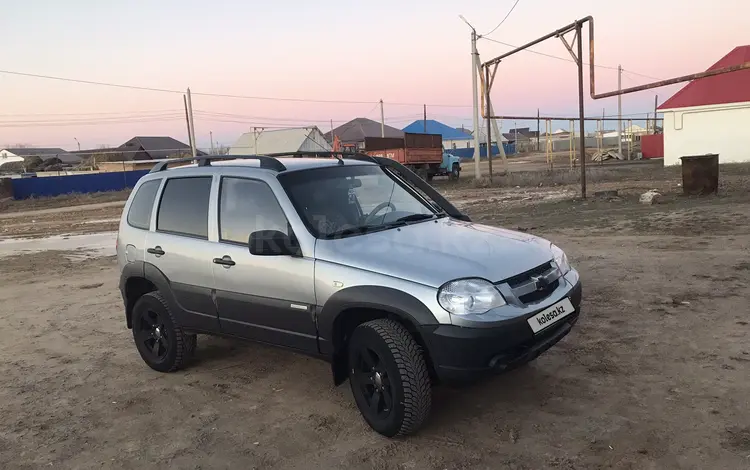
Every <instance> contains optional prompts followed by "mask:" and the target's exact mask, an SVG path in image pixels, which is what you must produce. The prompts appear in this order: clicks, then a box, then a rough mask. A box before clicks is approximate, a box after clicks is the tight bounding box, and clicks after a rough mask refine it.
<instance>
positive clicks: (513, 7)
mask: <svg viewBox="0 0 750 470" xmlns="http://www.w3.org/2000/svg"><path fill="white" fill-rule="evenodd" d="M520 1H521V0H516V3H514V4H513V6H512V7H510V11H509V12H508V14H507V15H505V18H503V20H502V21H501V22H500V23H499V24H498V25H497V26H495V27H494V28H492V31H490V32H489V33H486V34H483V36H489V35H490V34H492V33H494V32H495V31H497V28H499V27H500V26H502V25H503V23H505V20H507V19H508V17H509V16H510V14H511V13H513V10H515V9H516V5H518V2H520ZM480 37H482V36H480Z"/></svg>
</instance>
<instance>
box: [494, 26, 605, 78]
mask: <svg viewBox="0 0 750 470" xmlns="http://www.w3.org/2000/svg"><path fill="white" fill-rule="evenodd" d="M587 18H591V17H590V16H588V17H587ZM583 21H585V20H581V21H576V22H574V23H571V24H569V25H567V26H564V27H562V28H560V29H558V30H557V31H555V32H553V33H550V34H547V35H546V36H542V37H541V38H539V39H535V40H533V41H531V42H529V43H527V44H524V45H523V46H521V47H517V48H515V49H513V50H512V51H510V52H506V53H505V54H502V55H499V56H497V57H495V58H494V59H490V60H488V61H487V62H485V63H484V64H483V65H484V66H485V67H486V66H488V65H494V64H498V63H500V61H502V60H503V59H505V58H506V57H509V56H512V55H513V54H515V53H517V52H520V51H522V50H524V49H528V48H529V47H532V46H536V45H537V44H539V43H540V42H543V41H546V40H547V39H549V38H554V37H558V36H561V35H563V34H565V33H568V32H570V31H573V30H574V29H575V28H576V26H577V25H578V23H580V22H583Z"/></svg>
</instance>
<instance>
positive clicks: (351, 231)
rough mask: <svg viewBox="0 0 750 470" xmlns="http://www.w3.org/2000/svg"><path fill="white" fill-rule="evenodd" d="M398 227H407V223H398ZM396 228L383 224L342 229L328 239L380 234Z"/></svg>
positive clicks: (330, 234) (329, 235)
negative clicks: (382, 231) (373, 233)
mask: <svg viewBox="0 0 750 470" xmlns="http://www.w3.org/2000/svg"><path fill="white" fill-rule="evenodd" d="M396 225H406V222H398V223H397V224H396ZM394 226H395V225H394V224H393V223H390V224H383V225H357V226H356V227H347V228H342V229H341V230H337V231H335V232H333V233H329V234H327V235H326V238H328V239H331V238H339V237H348V236H350V235H361V234H364V233H372V232H379V231H381V230H386V229H389V228H392V227H394Z"/></svg>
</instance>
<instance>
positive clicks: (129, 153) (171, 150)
mask: <svg viewBox="0 0 750 470" xmlns="http://www.w3.org/2000/svg"><path fill="white" fill-rule="evenodd" d="M114 152H120V153H122V156H121V157H119V158H118V160H124V161H130V160H163V159H165V158H172V157H189V156H192V152H191V149H190V146H189V145H187V144H183V143H182V142H180V141H179V140H176V139H173V138H171V137H151V136H138V137H133V138H132V139H130V140H128V141H127V142H125V143H124V144H122V145H120V146H119V147H117V148H116V149H114ZM197 154H198V155H205V152H201V151H198V152H197Z"/></svg>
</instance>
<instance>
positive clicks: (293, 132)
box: [229, 126, 331, 155]
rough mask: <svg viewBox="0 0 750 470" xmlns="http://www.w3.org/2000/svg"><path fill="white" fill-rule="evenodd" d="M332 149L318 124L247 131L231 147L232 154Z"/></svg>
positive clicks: (324, 150)
mask: <svg viewBox="0 0 750 470" xmlns="http://www.w3.org/2000/svg"><path fill="white" fill-rule="evenodd" d="M330 151H331V144H329V143H328V141H327V140H326V138H325V136H324V135H323V133H322V132H320V129H318V128H317V126H310V127H297V128H293V129H275V130H262V131H261V130H259V131H257V132H256V131H254V132H246V133H244V134H242V135H241V136H240V138H239V139H237V141H236V142H235V143H234V145H232V148H230V149H229V153H230V154H231V155H254V154H268V153H280V152H330Z"/></svg>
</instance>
